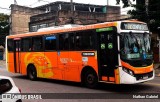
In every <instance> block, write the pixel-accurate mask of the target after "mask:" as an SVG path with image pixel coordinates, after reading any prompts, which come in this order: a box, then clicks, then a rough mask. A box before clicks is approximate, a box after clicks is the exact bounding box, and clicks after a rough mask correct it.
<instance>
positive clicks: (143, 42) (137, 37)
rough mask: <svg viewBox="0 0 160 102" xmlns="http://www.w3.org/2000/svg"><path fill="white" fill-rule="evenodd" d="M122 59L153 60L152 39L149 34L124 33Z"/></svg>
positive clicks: (122, 37)
mask: <svg viewBox="0 0 160 102" xmlns="http://www.w3.org/2000/svg"><path fill="white" fill-rule="evenodd" d="M120 43H121V58H123V59H126V60H127V59H152V57H153V56H152V51H151V39H150V37H149V34H147V33H122V36H121V42H120Z"/></svg>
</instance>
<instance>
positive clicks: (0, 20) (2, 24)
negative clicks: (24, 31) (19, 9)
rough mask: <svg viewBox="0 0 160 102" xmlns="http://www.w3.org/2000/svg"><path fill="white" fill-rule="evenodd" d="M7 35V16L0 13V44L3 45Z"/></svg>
mask: <svg viewBox="0 0 160 102" xmlns="http://www.w3.org/2000/svg"><path fill="white" fill-rule="evenodd" d="M7 35H9V16H8V15H5V14H3V13H0V45H2V46H5V38H6V36H7Z"/></svg>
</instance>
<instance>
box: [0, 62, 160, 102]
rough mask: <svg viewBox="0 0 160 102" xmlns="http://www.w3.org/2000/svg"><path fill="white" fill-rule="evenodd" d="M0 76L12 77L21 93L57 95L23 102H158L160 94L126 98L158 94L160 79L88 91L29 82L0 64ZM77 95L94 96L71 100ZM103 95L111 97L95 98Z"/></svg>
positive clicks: (64, 84)
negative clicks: (152, 96) (66, 97)
mask: <svg viewBox="0 0 160 102" xmlns="http://www.w3.org/2000/svg"><path fill="white" fill-rule="evenodd" d="M0 75H5V76H10V77H12V78H13V80H14V81H15V83H16V85H17V86H18V87H19V88H20V89H21V91H22V93H52V94H45V95H46V96H48V97H49V96H50V97H51V95H57V98H58V99H43V100H23V102H124V101H129V102H137V101H138V102H160V94H159V96H158V97H159V99H132V98H128V97H130V96H127V94H131V95H139V94H141V93H146V94H153V95H154V93H160V77H155V79H154V80H152V81H149V82H145V83H141V84H134V85H114V84H102V83H100V84H99V86H98V88H96V89H88V88H85V87H83V86H81V84H80V83H75V82H67V81H58V80H49V79H38V80H37V81H31V80H29V79H28V78H27V77H26V76H23V75H20V74H13V73H9V72H7V70H6V68H5V66H2V64H0ZM54 93H56V94H54ZM73 93H75V94H73ZM77 93H78V94H80V95H82V96H83V97H85V95H87V94H81V93H89V94H88V95H90V94H93V95H95V96H94V97H91V98H90V99H89V98H88V97H87V98H88V99H83V98H77V99H71V98H72V96H71V95H73V97H74V95H76V94H77ZM103 94H104V95H106V96H111V98H106V99H99V98H97V97H99V96H103ZM58 95H59V96H58ZM67 95H68V96H69V97H70V98H69V99H59V98H60V97H61V96H62V98H63V97H65V96H67ZM121 95H122V96H121ZM123 95H126V96H125V97H126V99H125V98H124V97H123ZM55 98H56V97H55ZM85 98H86V97H85ZM103 98H104V97H103ZM114 98H115V99H114ZM127 98H128V99H127Z"/></svg>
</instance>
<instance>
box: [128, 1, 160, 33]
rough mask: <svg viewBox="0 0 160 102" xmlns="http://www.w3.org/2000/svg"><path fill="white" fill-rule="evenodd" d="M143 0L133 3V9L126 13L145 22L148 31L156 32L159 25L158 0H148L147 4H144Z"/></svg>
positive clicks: (159, 3)
mask: <svg viewBox="0 0 160 102" xmlns="http://www.w3.org/2000/svg"><path fill="white" fill-rule="evenodd" d="M143 1H144V2H142V3H138V4H136V5H134V7H135V9H134V10H130V11H129V12H128V14H130V15H131V16H132V18H135V19H138V20H140V21H144V22H146V23H147V24H148V26H149V28H150V31H152V32H157V30H158V29H157V28H158V27H159V26H160V19H159V18H160V7H159V5H160V0H149V5H148V6H146V5H145V0H143ZM146 7H147V8H148V11H147V9H146Z"/></svg>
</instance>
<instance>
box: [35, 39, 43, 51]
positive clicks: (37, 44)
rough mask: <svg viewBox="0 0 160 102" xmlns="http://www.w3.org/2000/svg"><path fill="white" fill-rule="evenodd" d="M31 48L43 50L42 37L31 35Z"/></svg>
mask: <svg viewBox="0 0 160 102" xmlns="http://www.w3.org/2000/svg"><path fill="white" fill-rule="evenodd" d="M32 50H33V51H42V50H43V39H42V37H33V38H32Z"/></svg>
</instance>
